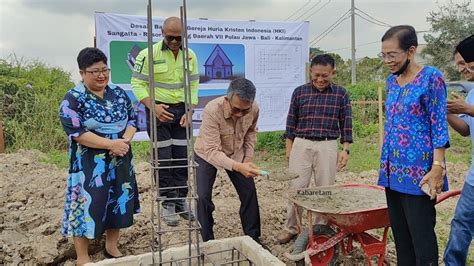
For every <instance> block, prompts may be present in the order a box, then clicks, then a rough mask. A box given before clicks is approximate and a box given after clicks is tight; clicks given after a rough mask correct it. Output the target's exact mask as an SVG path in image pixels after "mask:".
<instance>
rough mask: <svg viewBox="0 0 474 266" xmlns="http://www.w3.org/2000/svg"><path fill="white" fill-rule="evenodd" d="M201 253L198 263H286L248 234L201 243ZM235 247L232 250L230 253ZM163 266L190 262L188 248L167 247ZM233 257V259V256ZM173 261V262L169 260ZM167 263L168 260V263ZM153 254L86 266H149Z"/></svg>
mask: <svg viewBox="0 0 474 266" xmlns="http://www.w3.org/2000/svg"><path fill="white" fill-rule="evenodd" d="M200 249H201V254H205V256H204V262H203V263H202V261H201V265H205V266H207V265H239V266H241V265H242V266H243V265H251V264H250V263H249V261H250V262H251V263H252V264H253V265H262V266H267V265H275V266H280V265H281V266H284V265H285V264H284V263H283V262H282V261H281V260H279V259H278V258H277V257H275V256H273V255H272V254H271V253H270V252H269V251H268V250H266V249H264V248H263V247H262V246H260V245H259V244H257V243H256V242H255V241H254V240H253V239H252V238H250V237H248V236H241V237H234V238H225V239H218V240H212V241H208V242H205V243H202V244H201V246H200ZM232 250H234V252H232ZM162 255H163V259H162V261H163V264H162V265H163V266H166V265H189V260H188V258H189V247H188V246H187V245H186V246H182V247H176V248H169V249H167V250H164V251H163V252H162ZM196 255H197V254H196V251H195V250H194V249H193V256H196ZM158 256H159V253H158V252H155V263H156V264H159V257H158ZM232 256H233V258H232ZM238 256H240V259H245V258H247V259H248V260H246V261H241V262H240V263H234V264H230V263H229V262H230V261H232V260H234V261H235V260H237V257H238ZM169 261H173V263H172V264H171V263H169ZM167 262H168V263H167ZM151 264H152V254H151V253H146V254H141V255H135V256H126V257H122V258H119V259H107V260H103V261H99V262H96V263H88V264H86V265H118V266H122V265H123V266H129V265H151ZM191 265H198V259H197V258H193V259H192V263H191Z"/></svg>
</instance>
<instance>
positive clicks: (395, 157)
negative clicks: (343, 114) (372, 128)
mask: <svg viewBox="0 0 474 266" xmlns="http://www.w3.org/2000/svg"><path fill="white" fill-rule="evenodd" d="M386 88H387V97H386V98H387V99H386V104H385V127H384V129H385V132H384V142H383V147H382V155H381V159H380V173H379V180H378V184H379V185H380V186H384V187H388V188H390V189H391V190H395V191H398V192H401V193H405V194H411V195H424V193H423V191H422V190H421V189H420V187H419V182H420V181H421V179H422V178H423V176H424V175H426V174H427V173H428V172H429V171H430V170H431V166H432V163H433V150H434V149H438V148H448V147H449V135H448V122H447V116H446V96H447V92H446V84H445V83H444V79H443V75H442V74H441V72H440V71H439V70H438V69H436V68H434V67H431V66H425V67H423V69H422V70H421V71H420V72H419V73H418V74H417V76H416V77H415V79H414V80H413V81H412V82H410V83H408V84H406V85H405V86H400V85H399V84H398V82H397V80H396V76H394V75H390V76H389V77H388V78H387V82H386ZM442 190H443V191H446V190H448V180H447V177H446V176H445V177H444V185H443V188H442Z"/></svg>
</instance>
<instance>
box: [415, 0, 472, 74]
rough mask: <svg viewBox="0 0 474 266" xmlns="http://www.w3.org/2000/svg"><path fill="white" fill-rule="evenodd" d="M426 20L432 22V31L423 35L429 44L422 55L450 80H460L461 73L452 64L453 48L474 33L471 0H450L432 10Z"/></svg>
mask: <svg viewBox="0 0 474 266" xmlns="http://www.w3.org/2000/svg"><path fill="white" fill-rule="evenodd" d="M426 20H427V21H428V22H429V23H430V24H431V33H428V34H425V35H424V36H423V37H424V39H425V41H426V42H427V46H426V48H425V49H424V50H423V51H422V52H421V53H422V55H423V56H424V57H426V59H427V61H428V64H430V65H433V66H436V67H438V68H439V69H441V70H442V71H443V72H444V74H445V76H446V77H447V79H448V80H458V79H459V78H460V75H459V73H458V71H457V70H456V69H455V68H454V65H453V64H452V59H453V50H454V47H455V46H456V44H457V43H458V42H459V41H461V40H462V39H464V38H466V37H468V36H469V35H471V34H473V33H474V12H473V10H472V7H471V0H466V1H463V2H461V3H459V2H457V3H455V2H453V1H452V0H450V1H448V3H446V5H444V6H440V7H439V10H438V11H432V12H430V14H429V16H428V17H427V18H426Z"/></svg>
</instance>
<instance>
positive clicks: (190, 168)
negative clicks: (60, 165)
mask: <svg viewBox="0 0 474 266" xmlns="http://www.w3.org/2000/svg"><path fill="white" fill-rule="evenodd" d="M186 10H187V9H186V0H183V6H181V7H180V11H181V12H180V13H181V27H182V42H181V45H182V49H183V71H184V75H183V77H184V82H183V89H184V104H185V111H186V113H185V115H186V120H187V125H186V145H187V151H188V154H187V159H188V160H187V172H188V188H190V189H189V192H190V193H191V194H192V196H194V194H195V192H194V188H195V185H191V184H195V182H194V180H195V178H194V152H193V146H194V145H193V123H192V121H193V118H192V114H193V104H192V92H191V81H190V75H191V73H190V70H189V69H190V67H189V59H190V58H189V44H188V29H187V14H186ZM194 201H196V200H195V199H194ZM185 204H188V209H189V210H192V208H191V201H188V202H186V203H185ZM196 205H197V204H196V203H195V204H194V206H195V207H196ZM194 209H196V208H194ZM189 226H190V227H191V226H192V222H191V220H189ZM195 231H196V252H197V253H198V254H199V253H200V248H199V230H195ZM188 240H189V246H188V253H189V261H188V263H189V265H191V263H192V261H191V258H192V256H191V255H192V232H191V230H189V231H188ZM198 265H201V261H200V259H199V257H198Z"/></svg>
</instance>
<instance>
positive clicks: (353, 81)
mask: <svg viewBox="0 0 474 266" xmlns="http://www.w3.org/2000/svg"><path fill="white" fill-rule="evenodd" d="M351 61H352V62H351V63H352V64H351V84H352V85H354V84H356V82H357V78H356V50H355V4H354V0H351Z"/></svg>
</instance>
